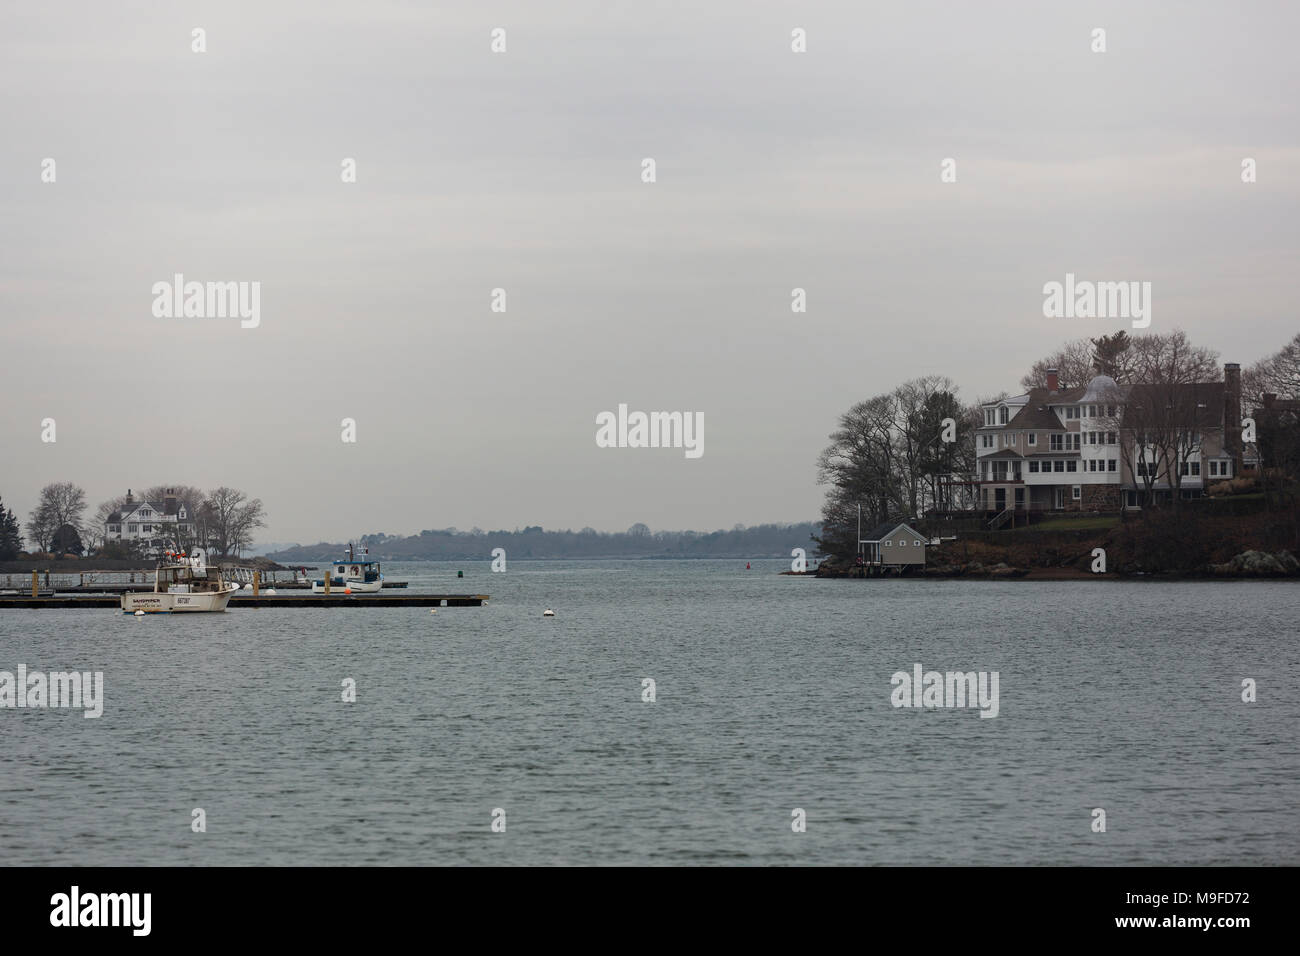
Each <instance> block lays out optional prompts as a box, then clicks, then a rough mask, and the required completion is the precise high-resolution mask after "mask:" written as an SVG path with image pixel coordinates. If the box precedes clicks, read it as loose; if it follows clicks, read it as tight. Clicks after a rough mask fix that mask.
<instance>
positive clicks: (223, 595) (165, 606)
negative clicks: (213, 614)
mask: <svg viewBox="0 0 1300 956" xmlns="http://www.w3.org/2000/svg"><path fill="white" fill-rule="evenodd" d="M237 590H239V587H238V585H235V584H230V583H228V582H226V581H225V580H223V579H222V577H221V570H220V568H209V567H208V566H207V563H206V558H205V556H204V554H203V549H202V548H196V549H195V550H194V553H193V554H192V555H188V556H187V555H186V554H184V553H175V552H170V551H169V552H167V553H166V555H165V556H164V558H163V560H161V561H159V562H158V569H157V570H156V571H155V572H154V582H153V592H152V593H150V592H148V591H140V592H132V593H127V594H123V595H122V613H123V614H134V613H135V612H136V611H143V612H144V613H146V614H197V613H201V612H204V611H224V610H225V609H226V605H227V604H229V603H230V597H231V595H233V594H234V593H235V592H236V591H237Z"/></svg>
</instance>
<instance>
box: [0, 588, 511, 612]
mask: <svg viewBox="0 0 1300 956" xmlns="http://www.w3.org/2000/svg"><path fill="white" fill-rule="evenodd" d="M487 599H488V595H486V594H339V593H335V594H329V595H326V594H313V595H310V596H308V595H305V594H260V595H258V596H256V597H254V596H253V595H251V594H249V595H247V596H245V595H244V593H243V592H240V593H239V594H236V595H235V596H234V597H233V598H231V599H230V605H229V607H228V608H227V610H229V609H230V608H238V607H254V608H263V607H319V608H331V607H482V606H483V605H484V604H485V603H487ZM7 607H22V608H43V607H57V608H87V609H89V608H116V609H117V610H118V611H121V609H122V599H121V598H119V597H114V596H113V595H111V594H105V595H94V596H92V595H85V594H70V595H63V594H55V595H52V596H50V597H32V596H31V595H27V596H17V597H14V596H9V595H3V596H0V609H3V608H7ZM179 613H182V614H184V613H202V612H193V611H191V612H184V611H182V612H179Z"/></svg>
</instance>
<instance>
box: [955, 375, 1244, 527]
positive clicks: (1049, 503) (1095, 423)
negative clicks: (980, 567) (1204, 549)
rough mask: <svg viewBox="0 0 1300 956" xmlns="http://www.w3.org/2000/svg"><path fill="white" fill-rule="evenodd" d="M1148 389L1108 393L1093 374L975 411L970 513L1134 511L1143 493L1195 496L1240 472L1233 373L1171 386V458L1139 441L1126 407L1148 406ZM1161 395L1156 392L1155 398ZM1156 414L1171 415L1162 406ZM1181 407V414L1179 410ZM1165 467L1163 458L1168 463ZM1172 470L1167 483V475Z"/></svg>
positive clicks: (1138, 427) (1051, 381)
mask: <svg viewBox="0 0 1300 956" xmlns="http://www.w3.org/2000/svg"><path fill="white" fill-rule="evenodd" d="M1149 389H1150V386H1146V385H1130V386H1118V385H1116V383H1115V381H1114V380H1113V379H1111V378H1109V377H1107V376H1105V375H1098V376H1096V377H1095V378H1093V379H1092V381H1090V382H1089V383H1088V384H1087V385H1086V386H1082V387H1079V388H1070V389H1062V388H1060V387H1059V385H1058V383H1057V372H1056V369H1050V370H1048V374H1047V386H1046V387H1045V388H1035V389H1033V390H1031V391H1030V392H1028V393H1026V394H1024V395H1017V396H1015V397H1013V398H1007V399H1002V400H1001V401H997V402H990V403H988V404H986V405H984V406H983V409H982V410H983V416H984V420H983V422H982V424H981V426H980V427H979V428H978V429H977V430H976V432H975V452H976V456H977V458H976V461H977V464H976V474H975V477H974V482H973V484H974V487H975V489H976V493H977V498H978V504H977V507H979V508H982V509H983V510H985V511H989V512H994V513H996V514H998V516H999V518H1002V517H1003V516H1006V517H1010V516H1013V515H1015V514H1017V513H1021V512H1031V511H1118V510H1120V509H1122V508H1135V507H1139V505H1140V502H1141V500H1142V497H1143V492H1144V489H1150V490H1151V492H1152V493H1153V494H1154V496H1155V497H1156V499H1157V500H1158V499H1159V498H1160V497H1162V496H1163V497H1168V496H1169V495H1171V494H1172V493H1173V492H1174V490H1175V489H1177V492H1178V494H1179V495H1180V497H1184V498H1190V497H1198V496H1200V495H1202V494H1204V491H1205V489H1206V488H1207V487H1208V485H1209V484H1211V483H1213V482H1215V481H1221V480H1224V479H1228V478H1232V477H1235V476H1236V475H1237V474H1239V473H1241V472H1242V469H1243V466H1244V467H1245V468H1246V469H1247V470H1249V468H1250V464H1251V457H1250V455H1249V451H1250V449H1244V448H1243V447H1242V441H1241V434H1240V433H1241V420H1240V411H1239V408H1240V395H1241V368H1240V366H1239V365H1237V364H1235V363H1229V364H1227V365H1225V366H1224V380H1223V381H1222V382H1197V383H1189V384H1188V385H1185V386H1180V387H1179V391H1178V393H1177V394H1178V400H1179V402H1180V403H1182V404H1181V405H1180V407H1179V409H1178V413H1179V416H1180V418H1179V421H1180V422H1181V425H1180V426H1179V428H1178V431H1179V432H1181V434H1182V435H1183V436H1185V437H1180V438H1179V439H1178V448H1177V449H1176V453H1175V452H1173V451H1171V450H1168V449H1166V450H1165V451H1163V452H1161V451H1160V450H1158V449H1156V448H1154V447H1152V446H1150V445H1148V444H1146V443H1145V442H1144V426H1143V424H1142V421H1141V420H1140V419H1139V418H1138V417H1136V416H1135V415H1134V414H1132V413H1131V412H1132V409H1133V408H1135V407H1136V408H1142V407H1154V402H1155V398H1154V397H1153V396H1155V394H1156V393H1154V392H1151V391H1149ZM1160 394H1161V395H1163V393H1160ZM1159 402H1160V404H1161V406H1162V407H1166V408H1169V409H1173V408H1174V406H1173V405H1172V404H1166V399H1165V398H1163V397H1160V398H1159ZM1182 405H1185V407H1182ZM1171 458H1172V459H1173V460H1169V459H1171ZM1173 469H1177V472H1176V478H1174V476H1172V475H1171V471H1172V470H1173Z"/></svg>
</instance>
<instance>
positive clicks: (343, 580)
mask: <svg viewBox="0 0 1300 956" xmlns="http://www.w3.org/2000/svg"><path fill="white" fill-rule="evenodd" d="M369 553H370V549H369V548H362V549H361V554H362V555H363V557H362V558H358V557H357V550H356V548H354V547H353V546H352V543H351V542H348V556H347V560H345V561H335V562H334V564H333V566H332V567H331V568H330V569H329V571H328V572H326V573H328V574H329V576H330V593H331V594H347V593H349V592H351V593H352V594H374V593H376V592H377V591H381V590H383V587H384V575H383V574H382V573H381V571H380V568H379V562H378V561H371V560H369V559H368V558H366V557H364V555H368V554H369ZM311 593H312V594H324V593H325V579H324V578H319V579H317V580H315V581H312V583H311Z"/></svg>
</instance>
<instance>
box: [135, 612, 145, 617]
mask: <svg viewBox="0 0 1300 956" xmlns="http://www.w3.org/2000/svg"><path fill="white" fill-rule="evenodd" d="M135 616H136V617H144V611H136V612H135Z"/></svg>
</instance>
